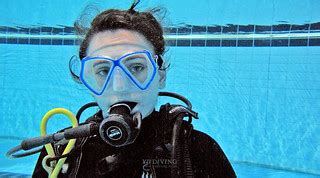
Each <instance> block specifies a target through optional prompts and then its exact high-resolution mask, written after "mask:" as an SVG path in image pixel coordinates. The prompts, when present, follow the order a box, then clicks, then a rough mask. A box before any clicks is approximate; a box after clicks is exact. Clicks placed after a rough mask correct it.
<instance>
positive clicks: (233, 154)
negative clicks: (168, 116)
mask: <svg viewBox="0 0 320 178" xmlns="http://www.w3.org/2000/svg"><path fill="white" fill-rule="evenodd" d="M76 2H77V3H75V1H62V0H61V1H59V0H58V1H54V2H51V1H50V2H46V3H45V2H44V1H43V2H42V1H37V0H31V1H9V0H8V1H4V2H3V6H1V7H0V11H1V12H3V14H4V15H2V16H0V93H1V95H0V101H1V102H0V123H1V126H0V146H1V148H0V176H3V177H6V176H8V175H9V174H10V175H12V174H24V175H30V174H31V173H32V170H33V167H34V164H35V162H36V157H37V156H32V157H27V158H23V159H17V160H8V159H6V158H5V157H4V153H5V152H6V151H8V149H9V148H11V147H12V146H15V145H17V144H18V143H19V142H20V141H21V138H29V137H35V136H38V134H39V124H40V121H41V118H42V117H43V115H44V114H45V113H46V112H47V111H48V110H50V109H52V108H55V107H64V108H67V109H70V110H71V111H72V112H73V113H76V111H77V110H78V109H79V108H80V107H81V106H82V105H84V104H85V103H87V102H90V101H93V98H92V97H91V96H90V94H89V93H88V92H87V91H86V89H85V88H84V87H83V86H81V85H78V84H76V83H74V82H73V81H72V80H71V77H70V75H69V71H68V61H69V58H70V57H71V56H72V55H75V54H77V53H78V49H77V48H78V46H76V45H74V43H76V40H74V39H71V40H70V39H68V40H66V38H67V37H68V38H69V36H67V35H70V34H71V35H72V34H73V35H74V33H73V31H72V28H71V26H72V23H73V22H74V20H75V19H76V18H77V17H78V15H79V14H80V13H81V10H82V9H83V8H84V7H85V6H86V4H90V3H97V5H98V6H101V7H102V9H105V8H109V7H122V8H126V7H127V6H128V4H130V2H131V1H130V2H129V0H128V1H119V2H118V1H117V2H116V1H115V2H112V1H108V2H106V1H94V2H93V1H85V2H84V1H80V0H79V1H76ZM17 4H19V5H17ZM75 4H76V5H75ZM177 4H178V5H177ZM154 5H163V6H164V7H166V8H168V11H169V14H168V18H170V20H171V22H172V24H170V23H169V22H166V21H164V23H165V25H166V26H167V27H168V28H167V30H169V33H170V35H173V37H171V38H170V40H168V41H167V42H168V44H169V47H168V49H169V50H168V52H167V54H166V55H165V58H166V59H169V60H170V62H171V68H170V70H169V72H168V78H167V86H166V89H165V91H173V92H177V93H180V94H182V95H184V96H186V97H187V98H188V99H189V100H190V101H191V102H192V103H193V106H194V109H195V111H197V112H198V113H199V116H200V120H197V121H195V122H194V126H195V128H196V129H198V130H201V131H203V132H206V133H207V134H209V135H210V136H211V137H213V138H214V139H216V140H217V141H218V143H219V144H220V145H221V147H222V148H223V150H224V151H225V153H226V155H227V156H228V158H229V159H230V160H231V161H232V164H233V166H234V168H235V170H236V172H237V174H238V176H239V177H240V178H241V177H245V178H249V177H272V178H273V177H293V178H295V177H297V178H298V177H307V178H313V177H319V175H320V164H319V162H320V123H319V118H320V80H319V76H320V58H319V56H320V36H319V35H318V33H320V23H319V22H320V13H319V12H320V11H319V10H318V8H317V7H318V2H317V1H314V0H307V1H298V0H290V1H276V0H273V1H255V0H248V1H238V0H230V1H209V0H206V1H201V2H194V1H192V2H191V1H188V2H187V3H186V2H185V1H182V0H181V1H169V0H165V1H160V0H159V1H143V2H142V5H141V9H144V8H147V7H153V6H154ZM181 5H185V7H184V8H180V7H181ZM16 7H20V8H19V9H17V8H16ZM63 7H70V8H69V9H68V8H63ZM189 9H192V10H189ZM199 9H200V10H199ZM18 11H19V12H20V11H21V12H22V13H18ZM298 12H299V13H298ZM24 14H29V16H28V19H25V18H26V17H27V15H24ZM52 14H55V15H54V16H53V15H52ZM64 14H69V15H68V16H65V15H64ZM190 14H192V15H190ZM16 26H19V27H21V28H15V27H16ZM292 34H295V35H296V36H292ZM10 35H11V36H10ZM37 35H40V37H35V36H37ZM41 35H49V37H46V38H44V37H43V36H41ZM183 35H189V36H188V38H187V39H184V38H185V36H183ZM197 35H202V36H201V39H193V38H195V36H197ZM206 35H207V36H206ZM246 35H247V36H246ZM255 35H258V36H260V37H259V38H258V37H253V36H255ZM290 35H291V36H290ZM230 37H232V38H231V39H228V38H230ZM62 38H63V39H62ZM168 101H172V102H176V101H174V100H170V99H167V98H160V99H159V103H161V104H164V103H166V102H168ZM94 111H95V109H93V110H91V111H86V113H85V116H84V117H83V118H82V121H83V120H84V119H85V118H86V117H88V116H90V115H91V114H92V113H93V112H94ZM61 119H62V120H63V119H65V118H61V117H56V118H54V120H52V121H50V122H49V128H48V129H49V132H54V131H57V130H59V129H61V128H64V127H67V126H69V122H68V121H67V120H66V119H65V120H63V121H62V120H61Z"/></svg>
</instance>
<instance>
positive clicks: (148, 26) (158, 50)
mask: <svg viewBox="0 0 320 178" xmlns="http://www.w3.org/2000/svg"><path fill="white" fill-rule="evenodd" d="M134 7H135V5H134V4H133V5H132V6H131V8H130V9H128V10H118V9H109V10H106V11H103V12H102V13H100V14H98V15H97V16H96V17H95V18H94V19H93V21H92V22H91V26H90V27H89V29H87V30H84V28H83V26H81V24H80V23H78V22H76V23H75V29H76V30H77V32H78V33H80V34H81V33H83V32H85V37H84V39H83V41H82V43H81V45H80V50H79V58H80V59H83V58H84V57H85V56H86V53H87V49H88V46H89V43H90V41H91V39H92V37H93V36H94V35H95V34H97V33H99V32H103V31H106V30H116V29H126V30H132V31H135V32H138V33H140V34H142V35H143V36H144V37H145V38H146V39H147V40H148V41H149V42H150V43H151V44H152V46H153V47H154V51H155V55H157V57H158V60H157V63H158V66H159V70H166V69H167V67H165V66H164V64H163V59H162V55H163V54H164V51H165V41H164V37H163V29H162V27H161V24H160V23H159V22H158V21H157V20H156V18H155V17H154V15H153V14H154V13H156V12H158V11H161V9H160V8H155V9H152V10H150V11H146V12H138V11H136V10H134Z"/></svg>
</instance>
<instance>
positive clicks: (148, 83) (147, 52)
mask: <svg viewBox="0 0 320 178" xmlns="http://www.w3.org/2000/svg"><path fill="white" fill-rule="evenodd" d="M134 54H146V55H147V57H148V59H149V60H150V62H151V64H152V68H153V72H152V76H151V79H150V80H149V81H148V82H147V84H146V85H145V86H142V85H141V84H139V83H138V82H136V80H134V79H133V76H132V74H130V73H128V72H127V70H125V69H124V68H123V67H122V66H121V65H120V61H121V60H122V59H124V58H126V57H127V56H129V55H134ZM95 59H102V60H103V59H105V60H107V61H112V63H113V66H112V68H111V69H110V74H109V75H108V77H107V80H106V82H105V83H104V84H103V87H102V89H101V91H96V90H95V89H93V88H92V87H91V86H90V85H89V84H88V83H87V82H86V81H85V80H84V76H83V75H84V65H85V63H86V62H87V61H89V60H95ZM155 61H156V58H153V57H152V55H151V53H150V52H149V51H147V50H143V51H137V52H133V53H129V54H126V55H124V56H121V57H120V58H118V59H112V58H106V57H90V56H87V57H85V58H83V59H82V60H81V70H80V80H81V82H82V83H83V84H84V85H85V86H86V87H87V88H88V89H89V90H90V91H92V92H93V93H94V94H96V95H102V93H103V92H104V91H105V89H106V88H107V85H108V83H109V80H110V78H111V76H112V73H113V72H114V69H115V67H116V66H118V67H119V68H121V69H122V71H124V73H125V74H126V75H127V77H128V78H129V79H130V80H131V81H132V82H133V83H134V84H135V85H136V86H137V87H138V88H139V89H141V90H145V89H147V88H148V87H149V85H150V84H151V82H152V81H153V79H154V77H155V75H156V70H157V68H156V63H155Z"/></svg>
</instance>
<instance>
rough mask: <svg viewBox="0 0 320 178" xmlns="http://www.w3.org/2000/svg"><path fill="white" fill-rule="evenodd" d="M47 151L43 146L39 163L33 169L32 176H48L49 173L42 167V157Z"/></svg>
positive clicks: (36, 177)
mask: <svg viewBox="0 0 320 178" xmlns="http://www.w3.org/2000/svg"><path fill="white" fill-rule="evenodd" d="M47 154H48V153H47V151H46V149H45V147H43V148H42V150H41V153H40V155H39V158H38V161H37V164H36V166H35V168H34V170H33V174H32V177H34V178H38V177H48V173H47V172H46V171H45V170H44V169H43V167H42V159H43V158H44V157H45V156H46V155H47Z"/></svg>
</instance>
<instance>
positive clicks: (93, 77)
mask: <svg viewBox="0 0 320 178" xmlns="http://www.w3.org/2000/svg"><path fill="white" fill-rule="evenodd" d="M155 60H156V58H153V57H152V55H151V53H150V52H149V51H147V50H143V51H137V52H133V53H129V54H126V55H124V56H121V57H120V58H118V59H112V58H110V57H105V56H95V57H90V56H88V57H85V58H83V59H82V60H81V70H80V80H81V82H82V83H83V84H84V85H85V86H86V87H87V88H88V89H89V90H90V91H92V92H93V93H94V94H96V95H102V93H103V92H104V91H105V89H106V88H107V86H108V85H109V84H110V80H111V78H112V76H113V74H114V73H117V72H118V73H119V72H120V73H121V74H122V75H125V76H126V77H127V78H128V79H129V80H130V81H131V82H132V83H133V84H134V85H135V86H136V87H137V88H139V89H140V90H145V89H147V88H148V86H149V85H150V84H151V82H152V80H153V79H154V78H155V75H156V70H157V69H156V63H155Z"/></svg>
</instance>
